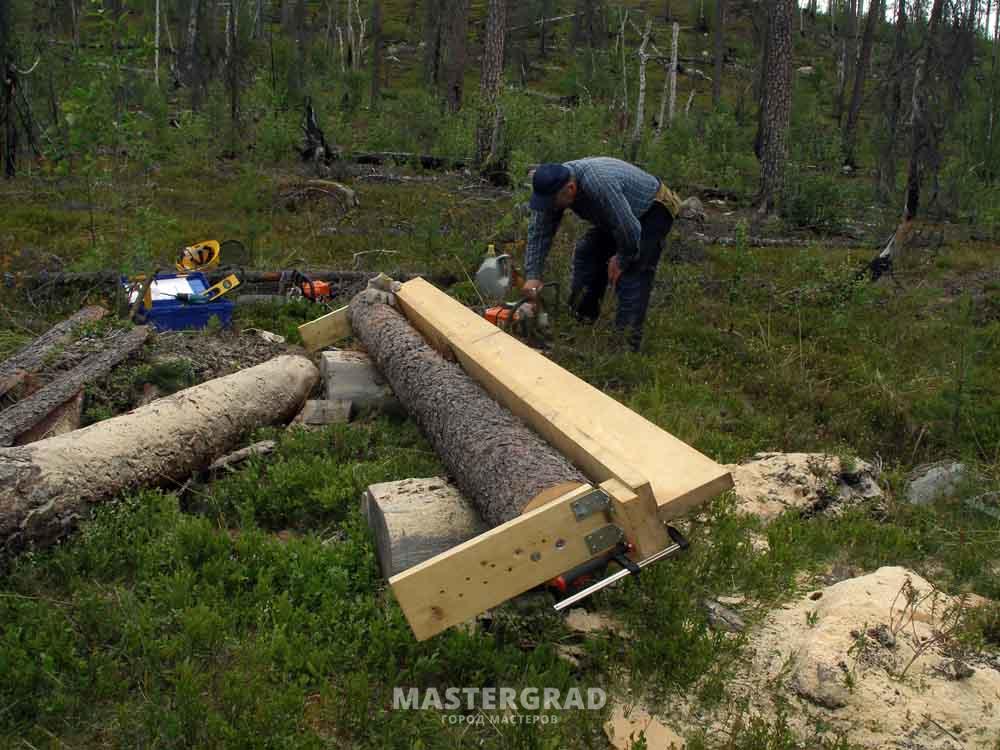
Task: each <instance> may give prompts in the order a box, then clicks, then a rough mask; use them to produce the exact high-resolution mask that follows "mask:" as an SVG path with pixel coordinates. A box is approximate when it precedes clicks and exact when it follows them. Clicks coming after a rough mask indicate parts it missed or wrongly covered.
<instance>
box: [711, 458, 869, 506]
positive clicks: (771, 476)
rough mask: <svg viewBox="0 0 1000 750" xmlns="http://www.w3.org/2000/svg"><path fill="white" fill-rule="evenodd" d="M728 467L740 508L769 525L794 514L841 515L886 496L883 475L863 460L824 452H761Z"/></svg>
mask: <svg viewBox="0 0 1000 750" xmlns="http://www.w3.org/2000/svg"><path fill="white" fill-rule="evenodd" d="M726 468H727V469H729V471H731V472H732V475H733V483H734V485H735V487H734V491H735V493H736V497H737V502H738V504H739V509H740V510H742V511H743V512H745V513H750V514H752V515H755V516H760V517H761V518H763V519H765V520H770V519H772V518H774V517H775V516H777V515H779V514H781V513H782V512H784V511H786V510H789V509H798V510H802V511H806V512H811V513H818V512H832V513H836V512H839V511H840V510H841V509H843V508H846V507H849V506H851V505H854V504H856V503H859V502H863V501H865V500H877V499H880V498H881V497H882V490H881V489H880V488H879V486H878V482H877V481H876V477H877V476H878V472H877V471H876V470H875V468H874V467H873V466H872V465H871V464H870V463H868V462H866V461H862V460H860V459H855V460H853V461H851V462H849V464H848V465H845V462H844V461H843V460H842V459H841V458H839V457H837V456H831V455H827V454H823V453H758V454H757V455H755V456H754V457H753V460H751V461H748V462H747V463H743V464H730V465H728V466H726Z"/></svg>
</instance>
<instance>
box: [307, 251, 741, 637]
mask: <svg viewBox="0 0 1000 750" xmlns="http://www.w3.org/2000/svg"><path fill="white" fill-rule="evenodd" d="M486 268H487V269H488V270H487V271H486V272H483V273H477V279H476V281H477V284H482V285H483V286H485V287H489V288H492V289H494V290H497V289H500V290H503V289H505V288H506V289H508V290H509V289H511V288H512V286H511V284H512V282H511V281H510V278H511V276H512V269H511V268H509V266H508V265H506V264H505V261H504V260H503V259H499V258H497V257H495V256H494V257H491V258H488V259H487V263H486ZM491 278H492V279H493V281H496V284H494V285H493V286H492V287H490V283H491V281H490V279H491ZM480 293H482V289H480ZM393 294H394V301H395V304H396V307H397V309H398V311H399V312H401V313H402V314H403V316H404V317H405V318H406V319H407V321H408V322H409V323H410V324H411V325H412V326H413V328H414V329H415V330H416V331H417V332H419V333H420V334H421V335H423V337H424V339H425V340H426V341H427V342H428V344H429V345H430V346H431V347H433V348H434V349H436V350H437V351H438V352H439V353H440V354H442V356H444V357H445V358H446V359H448V360H450V361H452V362H455V363H456V364H457V365H458V366H460V367H461V368H462V369H463V370H464V371H465V373H466V374H467V375H468V376H469V377H471V378H472V379H474V380H475V381H476V382H477V383H478V384H479V385H480V386H481V387H482V388H483V389H484V390H485V391H486V392H487V393H488V394H489V395H490V396H491V397H492V398H493V399H494V400H495V401H496V402H497V403H499V404H500V405H501V406H504V407H506V408H507V409H508V410H509V411H510V412H511V413H512V414H514V415H515V416H517V417H518V418H520V419H521V420H523V422H524V423H525V424H526V425H527V426H528V427H530V428H531V429H532V430H534V431H535V432H536V433H537V434H538V435H539V436H541V437H542V438H543V439H544V440H545V441H546V442H547V443H549V444H550V445H551V446H552V447H553V448H555V449H556V450H557V451H558V452H559V453H561V454H562V455H563V456H564V457H565V458H567V459H568V460H569V461H570V462H571V463H572V464H573V465H574V466H575V467H577V468H578V469H579V471H580V472H581V474H582V475H583V477H585V481H586V483H582V484H581V483H578V482H577V481H572V482H566V483H563V484H556V485H554V486H553V487H551V488H549V489H547V490H545V491H542V492H540V493H539V494H538V495H536V496H535V497H533V498H530V499H528V500H527V504H526V505H524V506H523V508H521V510H520V515H518V516H516V517H514V518H512V519H511V520H508V521H506V522H504V523H501V524H499V525H496V526H493V527H492V528H490V529H489V530H488V531H484V532H477V533H476V534H475V535H471V536H468V537H465V540H464V541H461V542H459V543H457V544H454V545H449V546H447V547H446V548H445V549H444V551H440V552H437V554H434V555H433V556H430V557H426V558H423V559H422V560H421V561H419V562H415V563H414V564H412V565H410V566H409V567H406V568H405V569H402V570H400V571H399V572H396V573H392V574H390V573H386V575H387V576H388V581H389V585H390V587H391V589H392V592H393V594H394V596H395V598H396V601H397V602H398V603H399V606H400V608H401V609H402V611H403V614H404V615H405V617H406V620H407V622H408V623H409V625H410V628H411V629H412V631H413V634H414V636H415V637H416V638H417V639H418V640H425V639H427V638H431V637H433V636H434V635H436V634H437V633H440V632H442V631H444V630H446V629H448V628H450V627H452V626H454V625H458V624H460V623H462V622H465V621H467V620H469V619H470V618H472V617H474V616H476V615H477V614H479V613H481V612H483V611H485V610H487V609H489V608H491V607H495V606H497V605H499V604H501V603H503V602H505V601H508V600H509V599H512V598H513V597H515V596H517V595H519V594H522V593H524V592H526V591H529V590H531V589H534V588H536V587H539V586H545V585H549V586H550V587H554V588H556V589H557V590H558V591H559V592H560V593H561V594H564V595H565V596H564V598H563V599H562V600H561V601H559V602H558V603H557V604H556V608H557V609H560V610H561V609H565V608H567V607H570V606H572V605H573V604H575V603H576V602H578V601H580V600H581V599H584V598H586V597H587V596H590V595H591V594H593V593H594V592H596V591H599V590H601V589H603V588H605V587H607V586H610V585H613V584H614V583H615V582H616V581H618V580H620V579H622V578H624V577H625V576H628V575H635V574H636V573H638V571H640V570H642V568H644V567H647V566H649V565H652V564H653V563H655V562H658V561H660V560H664V559H667V558H669V557H673V556H675V555H677V554H679V553H680V552H681V551H683V550H685V549H687V547H688V542H687V540H686V539H684V537H683V536H682V535H681V534H680V533H679V532H678V531H677V530H676V529H674V528H672V527H670V526H667V525H666V524H667V523H668V522H670V521H671V520H672V519H675V518H678V517H680V516H682V515H685V514H687V513H689V512H690V511H692V510H693V509H695V508H697V507H698V506H700V505H701V504H703V503H705V502H707V501H708V500H710V499H711V498H713V497H715V496H716V495H718V494H719V493H720V492H724V491H726V490H728V489H730V488H731V487H732V486H733V482H732V476H731V475H730V473H729V471H728V470H726V468H725V467H724V466H721V465H719V464H718V463H716V462H715V461H713V460H712V459H711V458H709V457H708V456H705V455H703V454H701V453H699V452H698V451H697V450H695V449H694V448H692V447H691V446H689V445H687V444H685V443H684V442H683V441H681V440H679V439H677V438H676V437H674V436H673V435H671V434H669V433H667V432H666V431H664V430H663V429H661V428H660V427H658V426H657V425H655V424H653V423H651V422H650V421H648V420H646V419H645V418H643V417H642V416H640V415H639V414H637V413H635V412H634V411H632V410H631V409H629V408H628V407H627V406H625V405H624V404H622V403H620V402H618V401H616V400H615V399H613V398H612V397H611V396H609V395H607V394H606V393H603V392H602V391H600V390H598V389H597V388H595V387H593V386H592V385H590V384H588V383H586V382H585V381H583V380H581V379H580V378H578V377H576V376H575V375H573V374H572V373H570V372H568V371H566V370H565V369H563V368H562V367H560V366H559V365H558V364H557V363H556V362H553V361H552V360H551V359H550V358H548V357H546V356H544V355H543V354H541V353H539V352H537V351H535V350H534V349H532V348H531V347H529V346H526V345H525V342H524V341H522V340H518V338H516V337H514V336H510V335H508V334H507V332H506V331H505V330H504V326H503V325H502V324H503V323H506V322H507V321H508V320H509V321H511V322H516V320H517V316H518V314H519V313H521V312H522V311H523V310H524V308H525V307H526V303H523V304H522V303H506V304H499V303H501V302H504V300H503V297H499V298H498V297H496V296H494V297H492V298H491V299H490V298H488V299H487V303H488V304H489V305H490V306H491V307H499V308H500V309H499V310H498V311H497V312H496V313H495V314H494V317H495V320H494V321H491V320H490V319H489V317H488V316H486V315H484V313H483V311H482V310H478V311H476V310H472V309H469V308H468V307H466V306H465V305H463V304H462V303H461V302H459V301H458V300H457V299H455V298H453V297H451V296H449V295H448V294H447V293H445V292H443V291H441V290H440V289H437V288H436V287H434V286H433V285H432V284H430V283H429V282H427V281H426V280H424V279H420V278H417V279H413V280H411V281H408V282H406V283H404V284H402V285H399V286H398V288H397V289H394V291H393ZM484 296H486V295H484ZM508 305H509V307H508ZM348 312H349V308H343V309H342V310H339V311H335V312H333V313H330V314H328V315H326V316H323V317H322V318H319V319H318V320H316V321H313V322H312V323H307V324H305V325H303V326H302V327H300V332H301V333H302V338H303V341H306V342H307V343H308V341H310V340H312V345H313V347H315V345H316V344H317V343H322V342H326V343H328V342H329V341H330V340H331V339H336V338H337V337H343V336H345V335H348V334H349V333H350V332H351V317H350V316H349V315H348V314H347V313H348ZM313 328H316V329H317V332H316V333H315V334H313V333H312V332H311V329H313ZM567 485H568V486H567ZM376 516H377V514H375V513H372V514H370V516H369V523H372V522H373V519H374V518H376ZM611 563H614V564H615V566H616V567H617V568H619V570H616V571H615V572H613V573H610V574H605V575H604V576H603V577H602V578H598V576H600V575H601V574H602V573H605V572H606V570H607V568H608V567H609V566H610V565H611Z"/></svg>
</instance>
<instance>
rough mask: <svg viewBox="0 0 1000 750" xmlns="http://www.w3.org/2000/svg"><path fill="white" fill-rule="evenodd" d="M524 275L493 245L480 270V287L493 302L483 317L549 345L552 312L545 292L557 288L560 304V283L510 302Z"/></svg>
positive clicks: (538, 343) (523, 336)
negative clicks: (547, 334) (546, 342)
mask: <svg viewBox="0 0 1000 750" xmlns="http://www.w3.org/2000/svg"><path fill="white" fill-rule="evenodd" d="M523 284H524V276H523V275H522V274H521V273H520V271H518V270H517V268H515V267H514V265H513V263H512V260H511V256H510V255H507V254H503V255H496V254H495V253H494V250H493V245H490V246H489V255H487V257H486V259H485V260H484V261H483V262H482V264H481V265H480V266H479V270H478V271H476V288H477V289H478V290H479V293H480V294H481V295H482V297H483V299H484V300H488V301H489V303H491V304H488V306H487V307H486V309H485V310H484V311H483V317H484V318H486V320H488V321H489V322H490V323H492V324H493V325H495V326H496V327H497V328H499V329H501V330H503V331H506V332H507V333H510V334H512V335H515V336H518V337H519V338H521V339H523V340H525V341H526V342H528V343H529V344H531V345H533V346H540V347H544V346H545V334H546V333H547V332H548V330H549V314H548V312H547V311H546V310H545V304H544V302H543V292H544V291H545V290H547V289H554V290H555V291H556V300H555V304H556V305H558V294H559V285H558V284H557V283H554V282H550V283H548V284H543V285H542V287H541V288H540V289H539V290H538V292H537V294H536V295H535V296H533V297H522V298H521V299H519V300H518V301H516V302H507V301H505V300H506V298H507V297H508V296H509V295H510V293H511V291H512V290H514V289H515V288H516V289H520V288H521V286H523Z"/></svg>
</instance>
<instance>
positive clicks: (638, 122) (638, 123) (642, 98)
mask: <svg viewBox="0 0 1000 750" xmlns="http://www.w3.org/2000/svg"><path fill="white" fill-rule="evenodd" d="M652 32H653V20H652V19H649V20H647V21H646V29H645V31H643V33H642V43H641V44H640V45H639V52H638V55H639V95H638V96H637V98H636V102H635V127H634V128H633V130H632V147H631V149H630V154H629V158H630V159H631V160H632V161H635V160H636V159H637V158H638V157H639V144H640V143H641V142H642V127H643V124H644V123H643V120H644V118H645V112H644V110H645V106H646V63H647V62H648V61H649V55H648V54H647V53H646V47H647V46H649V35H650V34H651V33H652Z"/></svg>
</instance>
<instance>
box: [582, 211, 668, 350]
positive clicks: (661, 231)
mask: <svg viewBox="0 0 1000 750" xmlns="http://www.w3.org/2000/svg"><path fill="white" fill-rule="evenodd" d="M640 224H641V225H642V238H641V239H640V240H639V257H638V258H637V259H636V260H635V261H634V262H633V263H632V264H631V265H630V266H629V267H628V268H627V269H625V271H624V273H622V275H621V276H620V277H619V279H618V284H617V286H616V288H615V291H616V292H617V295H618V311H617V313H616V315H615V328H617V329H618V330H619V331H621V332H622V333H624V334H625V335H626V336H627V339H628V345H629V347H630V348H631V349H632V351H639V345H640V344H641V343H642V325H643V322H644V321H645V320H646V311H647V309H648V308H649V295H650V292H652V290H653V278H654V277H655V276H656V266H657V264H658V263H659V262H660V255H661V254H662V253H663V239H664V237H666V236H667V233H668V232H669V231H670V227H671V226H672V225H673V217H672V216H671V215H670V212H669V211H668V210H667V209H666V208H664V206H663V205H661V204H660V203H653V205H652V206H651V207H650V208H649V210H648V211H646V213H644V214H643V215H642V218H641V219H640ZM616 252H618V248H617V247H616V245H615V238H614V236H613V235H612V234H611V232H609V231H607V230H606V229H602V228H600V227H593V228H592V229H590V230H589V231H588V232H587V233H586V234H585V235H583V237H582V238H581V239H580V241H579V242H578V243H577V245H576V251H575V252H574V253H573V284H572V288H571V292H570V305H571V306H572V308H573V313H574V315H576V317H577V319H578V320H581V321H585V322H593V321H594V320H596V319H597V316H598V315H599V314H600V312H601V299H602V298H603V297H604V292H605V290H606V289H607V287H608V262H609V261H610V260H611V257H612V256H613V255H614V254H615V253H616Z"/></svg>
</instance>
